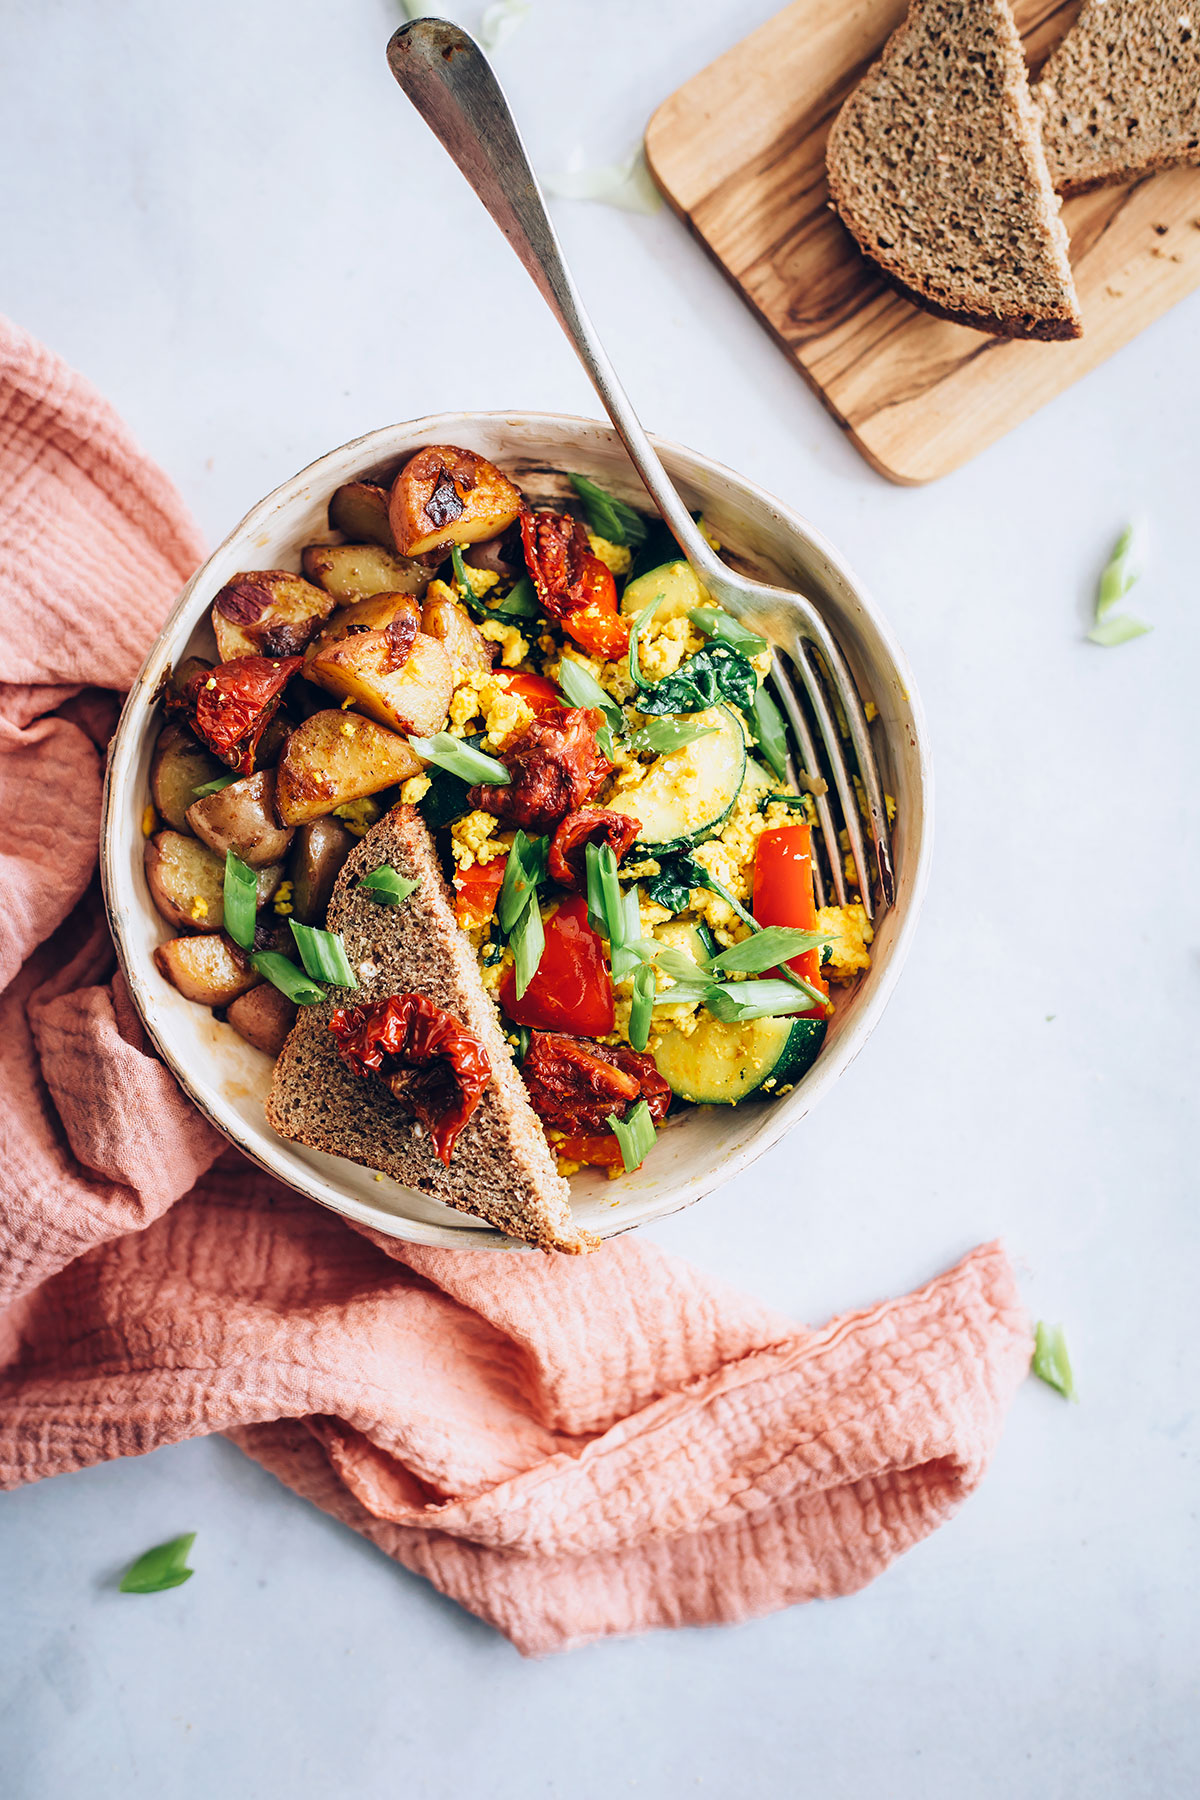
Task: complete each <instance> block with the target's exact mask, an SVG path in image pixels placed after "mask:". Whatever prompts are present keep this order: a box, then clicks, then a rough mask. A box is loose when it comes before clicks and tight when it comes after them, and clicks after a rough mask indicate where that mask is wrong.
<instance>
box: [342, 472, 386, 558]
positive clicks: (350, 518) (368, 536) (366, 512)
mask: <svg viewBox="0 0 1200 1800" xmlns="http://www.w3.org/2000/svg"><path fill="white" fill-rule="evenodd" d="M329 528H330V530H331V531H340V532H341V534H342V536H343V537H344V538H346V539H347V541H348V542H349V543H351V544H361V543H368V544H382V545H383V547H384V549H385V550H392V551H394V550H395V548H396V540H395V538H394V537H393V536H392V528H391V525H390V524H389V523H388V491H387V489H386V488H385V487H376V485H375V483H374V482H373V481H347V482H346V483H345V484H344V485H343V486H342V487H340V488H338V489H336V490H335V492H334V496H333V498H332V500H331V501H330V502H329Z"/></svg>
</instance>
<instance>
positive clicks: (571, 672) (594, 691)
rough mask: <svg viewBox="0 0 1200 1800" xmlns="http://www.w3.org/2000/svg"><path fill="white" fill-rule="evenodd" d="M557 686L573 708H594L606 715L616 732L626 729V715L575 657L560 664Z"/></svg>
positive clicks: (563, 660)
mask: <svg viewBox="0 0 1200 1800" xmlns="http://www.w3.org/2000/svg"><path fill="white" fill-rule="evenodd" d="M557 686H558V691H559V693H560V694H561V695H562V696H563V698H564V699H565V700H569V701H570V703H571V705H572V706H594V707H596V708H597V709H598V710H599V711H600V712H602V713H603V714H604V716H605V718H606V719H607V720H608V722H609V724H610V725H611V727H612V729H613V730H614V731H620V730H622V728H623V727H624V724H625V715H624V714H623V713H622V711H621V708H620V707H619V706H618V705H617V702H616V701H615V700H614V699H613V697H612V695H611V694H606V693H605V691H604V689H603V688H602V687H601V686H600V683H599V682H598V681H597V680H596V677H595V676H594V675H592V674H590V673H589V671H588V670H587V669H585V668H584V666H583V664H582V663H578V662H576V661H575V658H574V657H573V656H564V657H563V659H562V661H561V662H560V663H559V665H558V683H557Z"/></svg>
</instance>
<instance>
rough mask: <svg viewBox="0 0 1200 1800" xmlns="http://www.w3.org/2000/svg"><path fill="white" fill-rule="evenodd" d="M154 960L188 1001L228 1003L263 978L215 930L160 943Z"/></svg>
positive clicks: (203, 1003) (206, 1003)
mask: <svg viewBox="0 0 1200 1800" xmlns="http://www.w3.org/2000/svg"><path fill="white" fill-rule="evenodd" d="M154 962H155V966H156V968H157V969H158V972H159V974H160V975H164V976H165V977H166V979H167V980H168V981H169V982H170V983H171V986H172V987H176V988H178V989H179V992H180V993H181V994H182V995H183V997H184V999H185V1000H198V1001H199V1003H200V1005H201V1006H229V1005H230V1004H231V1002H232V1001H234V1000H236V999H237V998H238V996H239V995H240V994H246V993H249V991H250V989H251V988H252V987H256V986H257V985H258V983H259V981H261V979H262V977H261V976H260V975H259V974H258V973H257V972H256V971H255V970H254V969H252V968H251V967H250V964H249V961H248V960H247V958H246V957H245V956H243V955H242V953H241V951H240V950H238V949H237V948H236V946H235V945H233V944H231V943H230V942H229V939H228V938H224V937H220V936H218V935H217V934H216V933H213V935H212V936H211V937H183V938H172V939H171V940H170V941H169V942H168V943H166V944H160V945H159V946H158V948H157V949H156V950H155V952H154Z"/></svg>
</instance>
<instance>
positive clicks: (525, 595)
mask: <svg viewBox="0 0 1200 1800" xmlns="http://www.w3.org/2000/svg"><path fill="white" fill-rule="evenodd" d="M483 604H484V606H485V607H486V608H487V611H488V612H490V613H491V614H492V615H493V616H495V615H496V614H497V613H498V614H499V615H500V617H501V618H505V617H507V618H510V619H536V618H537V617H538V616H539V614H540V612H541V608H540V607H539V606H538V603H537V593H536V591H535V589H534V585H533V583H532V581H530V579H529V577H528V575H520V576H518V578H517V580H516V581H514V582H513V584H512V586H511V587H510V588H509V590H508V592H507V594H505V596H504V598H503V600H497V602H496V604H495V606H488V603H487V601H486V600H485V601H484V603H483Z"/></svg>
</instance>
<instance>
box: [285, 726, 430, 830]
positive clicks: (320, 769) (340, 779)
mask: <svg viewBox="0 0 1200 1800" xmlns="http://www.w3.org/2000/svg"><path fill="white" fill-rule="evenodd" d="M422 767H423V765H422V762H421V759H420V757H419V756H418V755H417V753H416V751H415V750H412V749H411V748H410V747H409V745H408V744H406V743H405V741H404V739H403V738H401V737H397V736H396V734H395V732H394V731H385V730H384V729H383V727H382V726H381V725H376V724H375V723H374V721H373V720H371V719H364V718H363V717H362V715H361V714H360V713H347V712H319V713H314V714H313V716H312V718H311V719H306V720H305V721H304V724H303V725H298V726H297V728H296V730H295V731H293V733H292V735H291V737H290V738H289V739H288V745H287V749H286V750H285V751H284V753H283V760H282V761H281V762H280V764H279V769H278V780H277V784H276V789H275V809H276V811H277V812H278V814H279V817H280V818H281V819H283V820H284V822H285V823H286V824H288V825H305V824H307V823H308V821H309V820H310V819H319V818H322V817H323V816H324V815H325V814H326V813H331V812H332V811H333V809H334V807H335V806H345V805H346V804H347V803H348V802H349V801H351V800H362V799H364V798H365V797H366V796H367V795H368V794H379V793H382V791H383V789H384V788H387V787H391V786H393V784H394V783H395V782H397V781H407V780H408V777H409V776H410V775H418V774H419V773H420V772H421V769H422Z"/></svg>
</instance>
